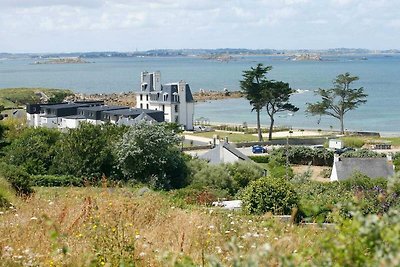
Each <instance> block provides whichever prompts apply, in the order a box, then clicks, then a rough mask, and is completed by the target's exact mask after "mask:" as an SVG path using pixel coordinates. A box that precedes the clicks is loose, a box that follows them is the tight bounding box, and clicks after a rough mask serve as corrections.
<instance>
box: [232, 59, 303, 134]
mask: <svg viewBox="0 0 400 267" xmlns="http://www.w3.org/2000/svg"><path fill="white" fill-rule="evenodd" d="M271 69H272V66H267V67H264V65H263V64H261V63H259V64H257V66H256V67H255V68H254V67H251V68H250V70H247V71H243V73H244V74H243V78H244V79H243V80H242V81H240V88H241V89H242V92H243V93H244V95H245V96H246V99H247V100H249V102H250V104H251V105H252V106H253V109H252V110H255V111H256V112H257V132H258V141H262V140H263V138H262V133H261V123H260V112H261V110H262V109H263V108H264V107H265V108H266V110H267V114H268V116H269V118H270V122H271V123H270V129H269V135H268V139H269V140H271V139H272V129H273V127H274V122H275V120H274V115H275V113H277V112H282V111H286V110H287V111H292V112H296V111H297V110H299V109H298V108H297V107H295V106H294V105H292V104H290V103H289V98H290V95H291V94H292V93H293V90H292V89H291V88H290V86H289V84H288V83H285V82H282V81H273V80H268V79H267V78H266V74H267V73H268V71H270V70H271Z"/></svg>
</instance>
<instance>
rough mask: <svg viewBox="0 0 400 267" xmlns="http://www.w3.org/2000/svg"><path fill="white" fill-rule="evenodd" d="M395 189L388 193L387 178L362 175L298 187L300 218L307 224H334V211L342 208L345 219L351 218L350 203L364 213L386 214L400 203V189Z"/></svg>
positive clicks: (307, 183) (313, 182)
mask: <svg viewBox="0 0 400 267" xmlns="http://www.w3.org/2000/svg"><path fill="white" fill-rule="evenodd" d="M397 180H398V179H397ZM392 188H393V189H391V190H388V186H387V180H386V179H371V178H368V177H365V176H362V175H361V174H355V175H353V176H352V177H351V178H350V179H347V180H344V181H340V182H334V183H321V182H315V181H309V182H306V183H302V184H296V191H297V193H298V195H299V196H300V201H299V203H300V204H299V216H300V218H301V220H305V221H317V222H330V221H332V217H331V214H332V212H333V211H334V209H335V208H338V207H339V210H340V214H341V215H342V216H344V217H349V216H350V210H349V209H348V205H347V204H349V203H351V204H352V205H354V206H356V207H357V208H358V209H359V210H360V212H362V213H363V214H372V213H374V214H383V213H385V212H387V211H388V210H389V208H390V207H395V206H398V205H399V204H400V200H399V198H398V196H399V193H400V189H399V188H400V186H392ZM339 204H340V205H339ZM338 205H339V206H338Z"/></svg>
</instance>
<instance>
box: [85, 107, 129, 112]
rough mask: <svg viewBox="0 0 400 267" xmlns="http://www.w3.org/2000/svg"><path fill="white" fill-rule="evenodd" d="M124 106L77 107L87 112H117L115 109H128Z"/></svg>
mask: <svg viewBox="0 0 400 267" xmlns="http://www.w3.org/2000/svg"><path fill="white" fill-rule="evenodd" d="M128 108H129V107H126V106H93V107H79V110H87V111H108V110H117V109H128Z"/></svg>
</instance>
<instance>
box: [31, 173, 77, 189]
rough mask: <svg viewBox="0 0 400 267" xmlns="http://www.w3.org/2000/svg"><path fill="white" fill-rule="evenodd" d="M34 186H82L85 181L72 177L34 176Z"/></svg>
mask: <svg viewBox="0 0 400 267" xmlns="http://www.w3.org/2000/svg"><path fill="white" fill-rule="evenodd" d="M31 178H32V185H33V186H44V187H52V186H82V185H83V179H82V178H78V177H75V176H72V175H33V176H32V177H31Z"/></svg>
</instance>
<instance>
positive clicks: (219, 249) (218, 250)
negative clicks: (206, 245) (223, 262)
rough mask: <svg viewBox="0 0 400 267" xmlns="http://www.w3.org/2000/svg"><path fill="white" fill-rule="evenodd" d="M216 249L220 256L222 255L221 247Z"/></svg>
mask: <svg viewBox="0 0 400 267" xmlns="http://www.w3.org/2000/svg"><path fill="white" fill-rule="evenodd" d="M215 249H216V250H217V253H218V254H221V253H222V248H221V247H218V246H216V247H215Z"/></svg>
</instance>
